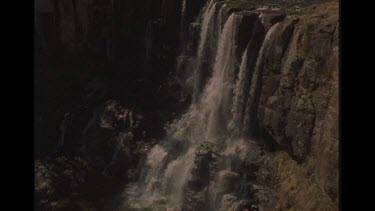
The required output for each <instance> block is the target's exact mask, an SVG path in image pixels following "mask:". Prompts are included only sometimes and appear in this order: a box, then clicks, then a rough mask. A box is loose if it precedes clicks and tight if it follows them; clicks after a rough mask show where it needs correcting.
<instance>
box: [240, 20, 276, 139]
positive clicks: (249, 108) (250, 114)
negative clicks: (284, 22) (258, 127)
mask: <svg viewBox="0 0 375 211" xmlns="http://www.w3.org/2000/svg"><path fill="white" fill-rule="evenodd" d="M260 18H262V17H260ZM279 25H280V24H279V23H276V24H274V25H273V26H272V27H271V28H270V29H269V30H268V32H267V34H266V36H265V38H264V40H263V43H262V46H261V48H260V51H259V56H258V59H257V61H256V65H255V70H254V71H255V72H254V74H253V77H252V79H251V86H250V91H249V94H248V99H247V101H246V110H245V115H244V118H243V125H244V128H243V132H244V133H245V134H248V133H250V132H251V131H250V128H249V127H245V126H248V125H250V122H251V121H253V120H254V119H255V118H256V111H255V110H256V109H257V102H255V101H256V99H257V97H256V94H257V93H256V92H257V91H259V83H260V80H261V77H262V74H261V73H262V71H263V64H264V58H265V56H266V53H267V48H268V47H269V45H270V43H271V41H272V39H271V38H272V35H273V33H274V32H275V31H276V29H277V28H278V27H279Z"/></svg>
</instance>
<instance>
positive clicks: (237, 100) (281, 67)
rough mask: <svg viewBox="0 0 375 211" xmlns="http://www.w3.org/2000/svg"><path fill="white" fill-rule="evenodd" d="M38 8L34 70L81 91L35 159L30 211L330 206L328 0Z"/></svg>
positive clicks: (334, 124) (76, 1) (334, 88)
mask: <svg viewBox="0 0 375 211" xmlns="http://www.w3.org/2000/svg"><path fill="white" fill-rule="evenodd" d="M49 2H50V3H51V4H49V5H47V6H46V4H43V5H44V7H37V11H38V12H37V14H36V21H37V23H36V35H37V36H36V39H37V42H36V44H37V45H36V51H37V54H38V55H40V56H39V58H38V61H37V66H38V65H40V66H43V67H42V68H44V69H46V70H50V71H51V72H50V73H48V74H56V75H58V74H62V75H64V73H56V72H53V71H56V70H52V69H54V68H53V66H52V65H51V64H50V63H53V62H54V63H56V64H58V65H59V64H69V65H70V66H69V68H70V67H71V66H73V67H74V68H77V67H79V68H81V71H78V72H75V73H74V74H75V76H76V77H74V78H71V80H76V83H77V84H80V86H78V87H77V88H75V89H76V90H81V89H83V88H85V91H83V92H82V91H81V94H80V95H79V96H78V97H76V98H74V102H72V103H70V104H72V105H71V106H66V107H61V108H60V109H61V110H62V111H61V113H57V114H56V119H58V120H56V122H58V125H57V126H56V127H57V128H59V129H58V132H55V134H58V135H55V136H53V135H49V136H48V138H49V139H51V140H49V143H50V145H48V146H52V147H48V149H47V148H45V149H44V148H40V149H39V150H40V151H43V153H40V154H41V155H40V158H38V160H37V161H36V162H35V167H36V168H35V169H36V184H35V187H36V207H37V210H244V209H245V210H338V203H339V182H338V181H339V168H338V166H339V154H338V153H339V131H338V127H339V122H338V112H339V106H338V102H339V88H338V87H339V13H338V11H339V5H338V3H337V2H334V1H322V2H321V1H308V2H307V1H278V2H276V1H255V0H254V1H250V0H248V1H245V0H243V1H216V0H211V1H199V0H194V1H189V0H180V1H173V0H162V1H151V0H150V1H147V0H144V1H116V0H114V1H94V0H92V1H89V0H73V1H49ZM275 3H277V4H275ZM51 17H53V18H52V19H51ZM52 20H53V21H55V22H54V23H52V22H51V21H52ZM77 63H78V64H77ZM46 64H48V65H46ZM77 65H78V66H77ZM38 67H39V66H38ZM83 72H87V74H88V75H89V76H87V79H84V77H83V76H82V75H81V74H83ZM77 74H78V76H77ZM56 77H57V76H56ZM41 78H42V77H41ZM57 78H58V77H57ZM40 80H41V81H43V79H40ZM45 86H46V87H47V85H45ZM41 87H43V86H41ZM71 92H72V93H73V92H75V90H74V89H72V91H71ZM72 95H73V94H71V95H70V94H67V98H68V99H72V97H71V96H72ZM60 100H61V101H66V99H65V98H62V99H60ZM48 105H49V104H42V103H40V105H39V109H40V111H39V113H38V112H37V115H40V116H41V118H42V117H44V116H48V115H49V113H43V112H44V111H43V107H47V106H48ZM53 106H55V107H56V105H53ZM55 107H53V108H55ZM40 121H45V124H47V123H49V122H48V121H52V120H45V119H44V120H40ZM55 124H57V123H55ZM52 125H53V124H52ZM51 127H52V126H51ZM43 129H45V128H43V127H42V128H40V130H43ZM51 134H53V133H51ZM39 137H42V138H45V136H37V139H38V138H39ZM46 139H47V138H46ZM36 142H38V140H36ZM37 145H38V144H37ZM62 175H64V179H62Z"/></svg>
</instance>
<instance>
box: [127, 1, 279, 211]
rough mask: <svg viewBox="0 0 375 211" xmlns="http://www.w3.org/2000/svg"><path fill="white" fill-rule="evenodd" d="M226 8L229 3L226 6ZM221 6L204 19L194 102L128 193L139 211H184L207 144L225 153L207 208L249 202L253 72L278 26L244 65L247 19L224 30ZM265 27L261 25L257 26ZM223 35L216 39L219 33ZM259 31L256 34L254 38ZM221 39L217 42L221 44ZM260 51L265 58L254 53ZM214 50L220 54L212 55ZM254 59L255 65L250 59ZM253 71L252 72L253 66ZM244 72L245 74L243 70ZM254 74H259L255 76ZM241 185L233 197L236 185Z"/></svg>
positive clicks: (209, 8) (211, 7)
mask: <svg viewBox="0 0 375 211" xmlns="http://www.w3.org/2000/svg"><path fill="white" fill-rule="evenodd" d="M224 5H225V4H224ZM220 7H221V5H219V4H217V3H214V1H210V2H208V4H207V5H206V7H205V12H204V13H203V15H202V17H203V19H202V27H201V31H200V40H199V44H198V49H197V54H196V57H195V59H192V60H190V64H189V65H188V67H190V68H191V72H192V73H191V76H190V78H189V80H191V82H193V83H194V93H193V96H194V100H193V102H192V104H191V105H190V107H189V109H188V110H187V111H186V112H185V113H184V114H183V115H182V116H181V117H179V118H177V119H175V120H174V121H172V122H170V123H169V124H167V125H166V126H165V129H166V131H167V136H166V138H165V140H164V141H162V142H161V143H159V144H157V145H156V146H154V148H153V149H151V150H150V152H149V154H148V155H147V158H146V160H145V163H144V165H143V168H142V173H141V176H140V178H139V181H138V182H136V183H132V184H130V185H129V187H128V188H127V190H126V191H125V195H126V197H125V198H126V201H127V202H126V203H127V206H129V207H131V208H138V209H148V208H151V207H152V209H153V210H159V209H160V210H183V209H184V203H185V201H186V197H187V196H186V193H187V192H186V191H187V187H188V185H189V181H191V180H192V179H193V174H192V172H193V169H194V168H195V166H196V165H197V163H196V160H195V159H196V156H197V154H196V153H197V150H199V149H200V148H199V147H200V146H202V144H207V143H210V144H212V145H213V146H217V147H219V148H220V152H221V153H219V154H220V155H218V156H219V157H221V161H220V162H219V163H218V164H217V167H218V169H217V171H216V172H214V175H213V177H214V178H212V179H213V180H211V181H210V182H209V185H208V186H207V188H206V189H205V190H207V194H208V198H207V204H208V207H209V208H210V210H211V209H212V210H238V209H240V207H241V206H243V205H244V204H245V203H246V201H245V200H244V198H246V196H247V192H246V188H247V187H246V185H247V183H246V177H247V172H246V170H243V168H242V167H241V165H242V164H243V163H244V162H247V161H246V160H247V159H249V157H251V156H249V153H250V152H249V150H250V148H251V147H249V141H248V140H245V139H243V138H241V135H242V130H243V129H242V128H246V126H248V122H247V121H248V120H249V119H250V118H249V117H246V116H245V118H244V119H243V118H242V117H243V115H244V114H248V113H249V110H248V108H247V107H245V104H246V105H248V104H249V102H252V99H250V98H251V97H252V96H254V93H253V92H254V89H255V87H254V85H253V84H251V86H250V82H251V83H256V78H257V77H255V79H254V78H253V79H251V78H250V73H249V68H250V66H252V65H253V63H254V62H253V61H256V64H255V73H258V75H259V72H260V71H261V68H262V64H263V60H264V56H265V53H266V49H267V47H268V45H269V43H270V37H271V35H272V34H273V32H274V31H275V28H276V27H277V25H278V24H275V25H274V26H272V27H271V29H270V30H269V31H268V33H267V34H266V37H265V39H264V40H263V39H255V38H254V35H252V36H253V37H252V39H253V38H254V39H255V41H254V42H257V41H260V42H262V46H260V43H259V45H258V46H259V47H255V49H249V47H254V46H257V45H251V42H250V43H249V45H248V47H247V48H246V49H245V50H244V52H243V54H242V57H241V61H238V58H237V56H236V55H237V54H236V51H237V46H236V40H237V36H238V29H239V26H240V23H241V21H242V18H243V15H241V14H237V13H236V12H234V13H232V14H230V16H229V17H228V19H227V20H226V22H225V24H224V26H223V27H222V28H221V27H218V24H220V23H217V21H223V20H221V19H220V20H217V19H218V18H217V16H218V15H219V14H218V11H219V8H220ZM259 24H261V23H260V22H259V21H258V22H257V23H256V24H255V25H254V27H257V26H258V25H259ZM218 31H221V33H220V34H218V37H217V38H215V33H214V32H218ZM255 31H256V30H254V33H256V32H255ZM215 39H216V40H217V41H215ZM259 48H260V53H259V56H257V54H255V53H254V52H255V51H257V50H258V49H259ZM211 51H214V52H211ZM207 54H210V56H212V55H215V56H214V59H213V60H212V62H211V63H212V64H211V65H212V74H210V77H208V79H207V81H206V82H205V83H204V84H205V86H204V87H203V88H202V89H201V88H200V85H201V84H202V71H203V69H205V68H207V66H205V68H203V62H207V63H210V61H209V59H208V56H207ZM249 56H253V57H254V58H252V59H251V62H249V59H248V57H249ZM251 68H252V67H251ZM238 69H239V70H238ZM255 73H254V74H255ZM231 181H237V183H236V187H235V189H236V191H234V192H233V190H232V188H233V187H231V185H230V182H231Z"/></svg>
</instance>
